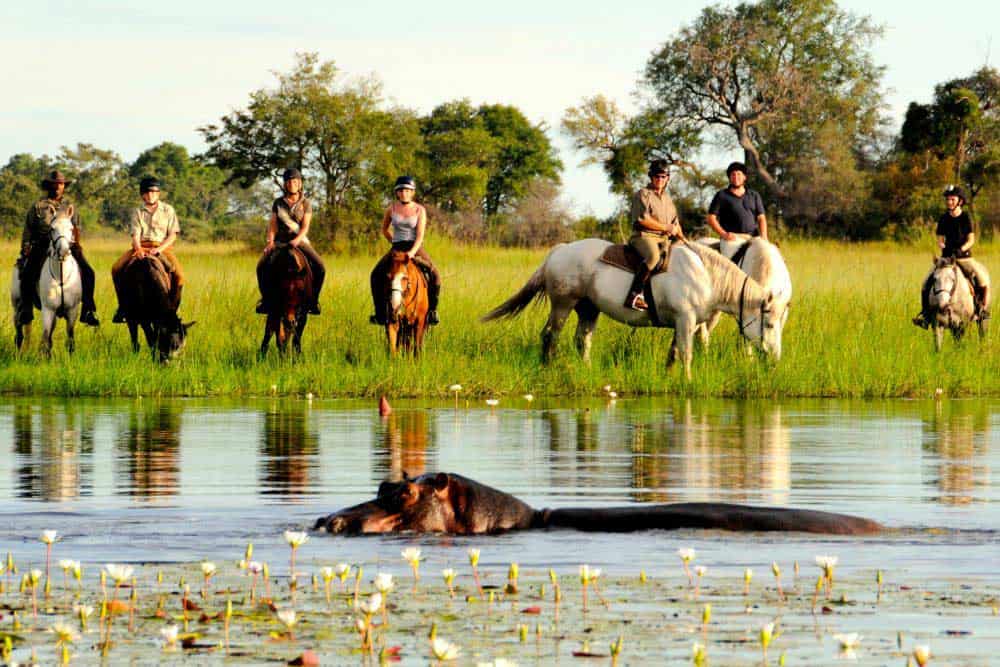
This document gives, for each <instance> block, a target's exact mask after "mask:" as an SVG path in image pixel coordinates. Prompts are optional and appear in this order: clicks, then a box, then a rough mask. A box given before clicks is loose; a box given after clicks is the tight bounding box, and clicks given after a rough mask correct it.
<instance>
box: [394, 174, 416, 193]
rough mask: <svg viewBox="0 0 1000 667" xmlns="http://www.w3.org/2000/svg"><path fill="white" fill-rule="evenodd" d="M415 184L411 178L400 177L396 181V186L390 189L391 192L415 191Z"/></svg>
mask: <svg viewBox="0 0 1000 667" xmlns="http://www.w3.org/2000/svg"><path fill="white" fill-rule="evenodd" d="M416 189H417V182H416V181H415V180H414V179H413V177H412V176H400V177H399V178H397V179H396V185H395V186H394V187H393V188H392V191H393V192H396V191H397V190H416Z"/></svg>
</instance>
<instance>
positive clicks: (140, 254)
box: [132, 246, 147, 259]
mask: <svg viewBox="0 0 1000 667" xmlns="http://www.w3.org/2000/svg"><path fill="white" fill-rule="evenodd" d="M132 254H133V255H134V256H135V258H136V259H142V258H143V257H145V256H146V255H147V253H146V249H145V248H143V247H142V246H139V247H138V248H136V249H135V250H133V251H132Z"/></svg>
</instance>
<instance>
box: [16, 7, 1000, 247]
mask: <svg viewBox="0 0 1000 667" xmlns="http://www.w3.org/2000/svg"><path fill="white" fill-rule="evenodd" d="M880 35H881V28H880V27H879V26H877V25H874V24H873V23H872V22H871V20H870V19H869V18H867V17H858V16H856V15H854V14H851V13H849V12H845V11H843V10H842V9H840V8H839V7H838V6H837V4H836V2H834V0H804V1H801V2H788V0H761V1H760V2H756V3H743V4H739V5H737V6H735V7H733V8H726V7H720V6H711V7H708V8H706V9H704V10H702V13H701V14H700V15H699V17H698V18H697V19H695V20H694V21H693V22H692V23H691V24H690V25H687V26H684V27H683V28H682V29H681V30H680V31H679V32H678V33H677V34H675V35H673V36H671V37H670V38H669V39H668V40H667V41H666V42H665V43H664V44H663V45H662V46H661V48H660V49H658V50H657V51H655V52H654V53H653V54H652V56H650V58H649V60H648V61H647V62H646V65H645V70H644V74H643V76H642V78H641V79H640V81H639V83H638V89H637V91H636V92H637V98H638V99H639V100H641V103H640V105H639V108H638V111H637V112H636V113H635V114H634V115H628V114H626V113H624V112H623V111H622V110H621V109H620V108H619V107H618V106H617V105H616V104H615V102H614V101H613V100H610V99H608V98H606V97H604V96H602V95H595V96H593V97H590V98H587V99H585V100H583V101H582V102H581V103H580V104H579V105H578V106H575V107H572V108H570V109H567V110H566V112H565V114H564V116H563V119H562V131H563V132H565V133H566V134H567V135H568V136H569V137H571V139H572V140H573V142H574V144H575V146H576V147H577V149H578V150H580V151H581V153H582V154H583V156H584V164H599V165H601V166H602V167H603V169H604V172H605V174H606V175H607V178H608V183H609V189H610V191H611V192H612V193H614V194H616V195H617V196H618V200H619V202H620V205H619V207H618V210H617V211H616V212H615V213H614V214H612V215H611V216H609V217H608V218H607V219H597V218H594V217H590V216H581V212H582V211H586V210H587V209H588V202H586V201H572V202H570V201H567V200H566V199H565V197H562V196H560V187H559V186H560V175H561V174H562V172H563V169H564V166H563V164H562V163H561V162H560V160H559V159H558V156H557V154H556V151H555V149H554V147H553V146H552V143H551V141H550V139H549V137H548V136H547V134H546V129H547V128H546V127H544V125H540V124H533V123H531V122H530V121H529V120H528V119H527V118H526V116H525V115H524V113H523V112H521V111H520V110H519V109H518V108H516V107H513V106H508V105H502V104H483V105H479V106H474V105H472V104H471V103H470V102H469V101H468V100H454V101H450V102H445V103H443V104H441V105H439V106H438V107H436V108H435V109H433V110H432V111H431V112H430V113H428V114H426V115H421V114H418V113H416V112H415V111H413V110H411V109H407V108H403V107H398V106H391V105H389V104H388V103H387V102H386V101H385V99H384V98H383V96H382V94H381V87H380V84H379V83H378V82H377V81H375V80H373V79H363V80H346V79H345V78H344V77H342V76H341V73H340V72H339V71H338V70H337V68H336V66H335V65H334V64H333V63H332V62H330V61H322V60H320V59H319V57H318V55H317V54H315V53H303V54H298V56H297V59H296V63H295V65H294V66H293V67H292V69H291V70H290V71H289V72H285V73H278V74H277V75H276V79H277V81H276V84H275V85H274V86H272V87H269V88H263V89H260V90H257V91H254V92H252V93H251V94H250V96H249V101H248V102H247V104H246V105H245V106H244V107H242V108H240V109H237V110H236V111H233V112H232V113H230V114H228V115H226V116H223V117H222V118H220V119H219V121H218V122H217V123H215V124H212V125H208V126H205V127H201V128H198V129H199V132H200V133H201V134H202V136H203V137H204V139H205V141H206V143H207V145H208V149H207V150H206V151H205V153H204V154H202V155H194V156H192V155H190V154H189V153H188V152H187V150H186V149H185V148H183V147H181V146H178V145H176V144H171V143H163V144H160V145H158V146H155V147H153V148H150V149H149V150H147V151H145V152H143V153H142V154H141V155H140V156H139V157H138V158H137V159H136V160H135V161H134V162H132V163H126V162H125V161H124V160H122V159H121V157H120V156H118V155H117V154H116V153H114V152H113V151H110V150H103V149H99V148H96V147H94V146H90V145H86V144H79V145H77V146H76V147H75V148H70V147H64V148H63V149H62V151H61V152H60V153H59V154H58V155H56V156H44V155H43V156H41V157H34V156H32V155H27V154H22V155H15V156H13V157H11V158H10V160H9V161H8V162H7V164H6V165H5V166H3V167H2V168H0V233H2V234H3V235H4V236H7V237H10V236H14V235H15V234H17V232H18V230H19V229H20V226H21V224H22V221H23V217H24V213H25V211H26V210H27V208H28V206H29V205H30V204H31V202H32V201H34V199H35V198H36V197H37V196H38V195H39V191H38V182H39V181H40V180H41V178H42V175H43V174H44V173H46V172H47V171H48V170H50V169H52V168H59V169H61V170H62V171H64V172H66V173H67V174H68V175H69V176H71V177H73V178H76V179H77V182H76V183H75V184H74V185H73V186H72V188H71V191H70V192H71V194H72V196H73V197H74V199H75V200H76V201H77V202H78V203H79V204H80V206H81V209H82V213H83V220H84V224H87V225H91V226H93V225H105V226H108V227H119V226H121V225H122V224H123V222H124V220H125V216H126V214H127V211H128V210H129V208H130V207H133V206H135V205H137V203H138V194H137V184H138V181H139V179H140V178H141V177H142V176H143V175H145V174H153V175H156V176H158V177H159V178H160V179H161V181H163V183H164V190H165V191H166V197H167V199H168V200H169V201H170V202H171V203H172V204H173V205H174V206H175V207H176V209H177V212H178V214H179V216H180V218H181V221H182V226H183V233H184V236H185V238H187V239H189V240H211V239H245V238H250V237H251V236H252V237H254V238H259V237H260V236H261V234H262V229H263V219H264V218H265V217H266V215H267V213H268V211H269V206H270V200H271V198H272V197H273V196H274V193H276V192H277V191H278V186H279V185H280V184H279V182H278V174H280V173H281V171H282V170H283V169H284V168H285V167H287V166H297V167H299V168H300V169H301V170H302V171H303V172H304V173H305V176H306V189H307V191H308V193H309V194H310V196H311V198H312V199H313V201H314V203H315V205H316V211H317V215H316V218H315V222H314V226H313V231H312V233H311V234H310V236H311V237H312V238H313V239H314V241H318V242H319V243H321V244H323V245H327V246H330V245H333V246H339V247H343V246H344V245H354V244H364V243H367V242H370V241H372V240H374V239H376V238H377V230H378V225H379V221H380V219H381V213H382V210H383V207H384V206H385V205H386V204H387V203H388V197H389V195H390V192H391V186H392V182H393V180H394V179H395V178H396V176H398V175H400V174H410V175H413V176H414V177H415V178H416V179H417V181H418V184H419V189H418V196H419V197H420V199H421V201H423V203H425V204H426V205H427V206H428V209H429V211H430V217H431V224H432V229H433V233H434V234H444V235H448V236H451V237H453V238H455V239H458V240H462V241H470V242H494V243H502V244H509V245H526V246H531V245H547V244H551V243H553V242H556V241H561V240H568V239H571V238H574V237H580V236H590V235H601V236H605V237H608V238H616V237H620V236H623V235H625V234H627V232H628V224H627V221H626V220H625V219H624V217H625V215H626V209H627V202H628V197H629V194H630V193H631V192H632V191H634V190H635V189H637V188H639V187H641V186H642V185H643V184H644V183H645V171H646V165H647V164H648V161H649V160H650V159H653V158H664V159H666V160H668V161H669V162H670V163H671V164H672V165H674V167H675V174H676V177H675V178H674V180H673V181H672V183H671V186H670V189H671V192H672V194H673V195H674V199H675V201H676V202H677V204H678V209H679V210H680V212H681V217H682V222H683V223H684V226H685V227H686V228H688V229H690V228H693V227H698V226H701V224H702V221H703V219H704V214H705V207H706V205H707V203H708V201H710V199H711V195H712V192H713V190H714V189H716V188H719V187H722V186H723V185H724V184H725V176H724V174H723V173H722V171H721V170H709V169H707V168H706V167H705V166H704V164H701V163H700V162H699V160H698V157H697V156H699V155H702V154H703V153H704V150H703V149H704V148H705V147H706V146H709V145H711V146H716V147H721V148H723V149H726V150H731V151H733V152H734V154H735V155H739V156H740V157H741V158H742V159H743V160H744V161H745V162H746V163H747V165H748V167H749V171H750V174H749V175H750V185H751V186H752V187H755V188H757V189H758V190H760V191H761V192H762V194H763V195H764V199H765V202H766V203H767V206H768V209H769V213H770V217H771V219H772V229H774V230H775V231H776V233H777V234H779V235H801V236H824V237H834V238H846V239H870V238H894V239H906V238H916V237H919V236H920V235H921V234H923V233H924V232H925V231H926V230H927V229H928V228H929V227H930V226H931V225H932V224H933V221H934V220H935V219H936V218H937V216H938V215H939V214H940V212H941V210H942V201H941V191H942V189H943V188H944V186H945V185H947V184H950V183H955V184H962V185H963V186H964V187H965V189H966V191H967V192H968V193H969V195H970V197H969V198H970V201H969V208H970V209H971V210H972V212H973V217H974V218H975V219H976V220H977V222H978V224H979V225H980V231H981V232H983V233H985V234H987V235H989V234H991V233H992V232H993V231H994V230H995V229H996V228H997V227H1000V188H998V187H997V186H998V185H1000V111H998V108H1000V107H998V102H1000V73H998V72H997V70H995V69H993V68H991V67H982V68H980V69H978V70H975V71H973V72H972V73H971V74H969V75H967V76H960V77H957V78H954V79H950V80H948V81H944V82H941V83H938V84H937V85H935V86H933V98H932V101H931V102H930V103H928V104H917V103H912V104H910V107H909V109H908V111H907V114H906V119H905V122H904V123H903V126H902V128H901V129H900V131H899V133H898V134H896V135H893V134H891V133H889V132H888V131H887V127H888V119H887V116H886V113H885V112H886V109H885V106H884V103H883V99H884V89H883V87H882V84H881V80H882V74H883V69H884V68H882V67H881V66H878V65H877V64H875V63H874V61H873V59H872V56H871V50H870V49H871V45H872V43H873V42H874V41H875V40H877V39H878V38H879V36H880ZM931 87H932V83H931V82H929V83H928V92H931Z"/></svg>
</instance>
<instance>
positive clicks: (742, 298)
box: [739, 274, 764, 341]
mask: <svg viewBox="0 0 1000 667" xmlns="http://www.w3.org/2000/svg"><path fill="white" fill-rule="evenodd" d="M749 281H750V275H749V274H746V275H745V276H744V278H743V286H742V287H740V310H739V313H740V316H739V322H740V336H742V337H743V339H744V340H747V341H750V340H751V339H750V336H748V335H747V332H746V328H747V327H748V326H750V324H751V323H752V322H753V320H751V321H750V322H748V323H746V324H744V322H743V311H744V308H743V303H744V301H745V299H746V292H747V283H748V282H749ZM757 317H758V319H759V320H760V339H761V340H764V300H763V299H761V302H760V314H759V315H758V316H757Z"/></svg>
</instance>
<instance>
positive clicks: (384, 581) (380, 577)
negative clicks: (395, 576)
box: [375, 572, 392, 595]
mask: <svg viewBox="0 0 1000 667" xmlns="http://www.w3.org/2000/svg"><path fill="white" fill-rule="evenodd" d="M375 590H377V591H378V592H379V593H382V594H383V595H384V594H385V593H388V592H389V591H391V590H392V575H391V574H388V573H385V572H379V573H378V574H376V575H375Z"/></svg>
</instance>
